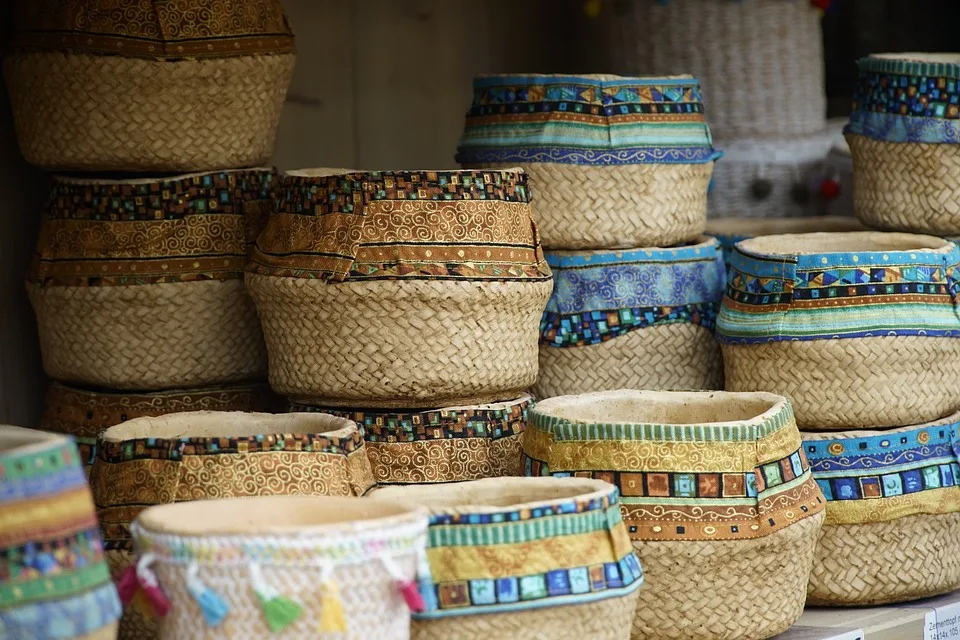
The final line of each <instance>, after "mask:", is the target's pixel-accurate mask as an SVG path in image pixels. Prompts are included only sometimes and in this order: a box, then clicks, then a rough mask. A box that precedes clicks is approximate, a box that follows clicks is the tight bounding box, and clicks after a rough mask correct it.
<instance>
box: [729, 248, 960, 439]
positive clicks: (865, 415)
mask: <svg viewBox="0 0 960 640" xmlns="http://www.w3.org/2000/svg"><path fill="white" fill-rule="evenodd" d="M958 264H960V248H958V247H957V245H955V244H953V243H951V242H948V241H946V240H942V239H940V238H934V237H932V236H919V235H911V234H901V233H877V232H868V231H862V232H846V233H806V234H795V235H789V234H788V235H778V236H763V237H760V238H754V239H752V240H744V241H743V242H740V243H739V244H737V246H736V249H735V250H734V253H733V255H732V256H731V258H730V273H729V276H728V279H727V292H726V295H725V296H724V299H723V303H722V305H721V307H720V315H719V317H718V320H717V336H718V338H719V339H720V341H721V344H722V347H723V360H724V371H725V377H726V388H727V390H729V391H761V390H762V391H770V392H772V393H779V394H782V395H785V396H788V397H790V398H791V400H792V401H793V406H794V409H795V410H796V412H797V423H798V424H799V425H800V426H801V427H805V428H812V429H853V428H862V427H874V426H876V427H894V426H900V425H904V424H916V423H917V422H918V421H924V420H936V419H937V418H941V417H943V416H945V415H947V414H949V413H951V412H952V411H953V410H954V409H956V397H955V393H954V391H953V390H952V389H950V385H945V384H944V383H943V381H944V380H952V379H954V378H955V377H957V376H958V375H960V339H958V338H960V316H958V310H957V302H958V300H957V295H958V283H957V278H958V277H960V272H958V271H957V267H958ZM891 398H895V401H891Z"/></svg>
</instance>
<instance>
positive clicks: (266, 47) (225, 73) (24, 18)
mask: <svg viewBox="0 0 960 640" xmlns="http://www.w3.org/2000/svg"><path fill="white" fill-rule="evenodd" d="M18 8H19V15H18V16H17V18H18V19H17V23H18V24H17V27H18V31H17V32H16V33H15V34H14V36H13V39H12V42H11V45H12V47H11V50H10V53H9V55H8V56H7V57H6V59H5V61H4V68H3V71H4V76H5V77H6V80H7V87H8V89H9V90H10V98H11V104H12V107H13V115H14V122H15V124H16V130H17V137H18V139H19V141H20V149H21V151H22V152H23V155H24V156H25V157H26V159H27V161H28V162H30V163H32V164H35V165H38V166H41V167H45V168H48V169H62V170H86V171H100V172H103V171H152V172H160V171H204V170H214V169H220V168H223V167H250V166H256V165H258V164H263V163H265V162H267V161H268V160H269V159H270V156H271V155H272V152H273V143H274V138H275V137H276V128H277V123H278V122H279V119H280V109H281V107H282V106H283V102H284V99H285V97H286V93H287V87H288V85H289V84H290V79H291V77H292V75H293V66H294V61H295V59H296V56H295V54H294V44H293V34H292V33H291V31H290V26H289V25H288V24H287V20H286V18H285V16H284V15H283V9H282V7H281V4H280V1H279V0H244V1H243V2H220V1H219V0H189V1H188V2H165V1H162V0H85V1H82V2H81V1H79V0H37V1H34V2H21V3H18Z"/></svg>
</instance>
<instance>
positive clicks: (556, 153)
mask: <svg viewBox="0 0 960 640" xmlns="http://www.w3.org/2000/svg"><path fill="white" fill-rule="evenodd" d="M723 155H724V152H722V151H717V150H715V149H708V148H704V147H642V148H634V149H617V150H615V151H606V150H603V149H577V148H569V147H568V148H563V147H542V146H540V147H513V148H508V147H504V148H499V149H480V148H478V149H471V150H469V151H463V152H460V153H458V154H457V156H456V161H457V162H459V163H461V164H486V163H494V162H504V163H505V162H516V163H519V164H523V163H533V162H552V163H557V164H585V165H596V166H616V165H625V164H644V163H658V164H704V163H707V162H713V161H714V160H718V159H719V158H721V157H722V156H723Z"/></svg>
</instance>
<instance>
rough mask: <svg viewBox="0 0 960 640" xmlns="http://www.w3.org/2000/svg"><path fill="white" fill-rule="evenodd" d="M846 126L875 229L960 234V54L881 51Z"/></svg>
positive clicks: (864, 213) (865, 73) (861, 214)
mask: <svg viewBox="0 0 960 640" xmlns="http://www.w3.org/2000/svg"><path fill="white" fill-rule="evenodd" d="M859 67H860V79H859V83H858V85H857V88H856V91H855V92H854V102H853V113H851V114H850V123H849V124H848V125H847V128H846V136H847V142H848V143H849V145H850V152H851V153H852V155H853V166H854V172H853V208H854V213H856V215H857V217H858V218H860V219H861V220H862V221H863V222H864V223H866V224H868V225H870V226H871V227H878V228H881V229H890V230H894V231H917V232H920V233H930V234H933V235H940V236H947V235H960V120H958V117H960V104H958V103H957V100H958V98H960V90H958V87H957V85H958V83H960V55H958V54H953V53H887V54H874V55H871V56H869V57H867V58H863V59H862V60H860V61H859Z"/></svg>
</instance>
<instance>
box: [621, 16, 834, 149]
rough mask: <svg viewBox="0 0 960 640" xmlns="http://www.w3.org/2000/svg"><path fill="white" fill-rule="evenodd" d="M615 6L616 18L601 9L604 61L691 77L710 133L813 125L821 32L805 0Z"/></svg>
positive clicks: (819, 104)
mask: <svg viewBox="0 0 960 640" xmlns="http://www.w3.org/2000/svg"><path fill="white" fill-rule="evenodd" d="M623 6H624V15H621V12H617V14H616V15H613V12H610V14H611V18H610V21H609V23H608V24H606V28H605V31H604V38H605V42H606V44H607V46H606V52H607V54H608V56H609V57H610V63H611V64H612V67H613V68H614V69H615V70H616V71H617V73H628V74H632V75H636V74H641V75H642V74H657V75H659V74H674V73H692V74H694V75H695V76H697V77H699V78H700V79H701V81H702V82H703V92H704V98H705V101H706V105H707V108H708V109H709V113H710V126H711V128H712V129H713V131H714V134H715V135H716V136H717V137H718V138H739V137H753V136H757V137H778V136H779V137H797V136H805V135H808V134H811V133H815V132H817V131H819V130H820V129H822V128H823V126H824V123H825V120H826V111H827V99H826V95H825V91H824V87H825V84H824V61H823V43H822V39H823V35H822V33H821V29H820V16H819V12H818V10H817V9H816V8H814V7H813V6H812V4H811V3H810V2H808V1H807V0H800V1H799V2H796V1H793V2H784V0H750V2H724V1H723V0H720V1H719V2H718V1H717V0H672V1H670V2H653V1H652V0H642V1H639V2H625V3H623ZM654 25H655V26H654Z"/></svg>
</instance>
